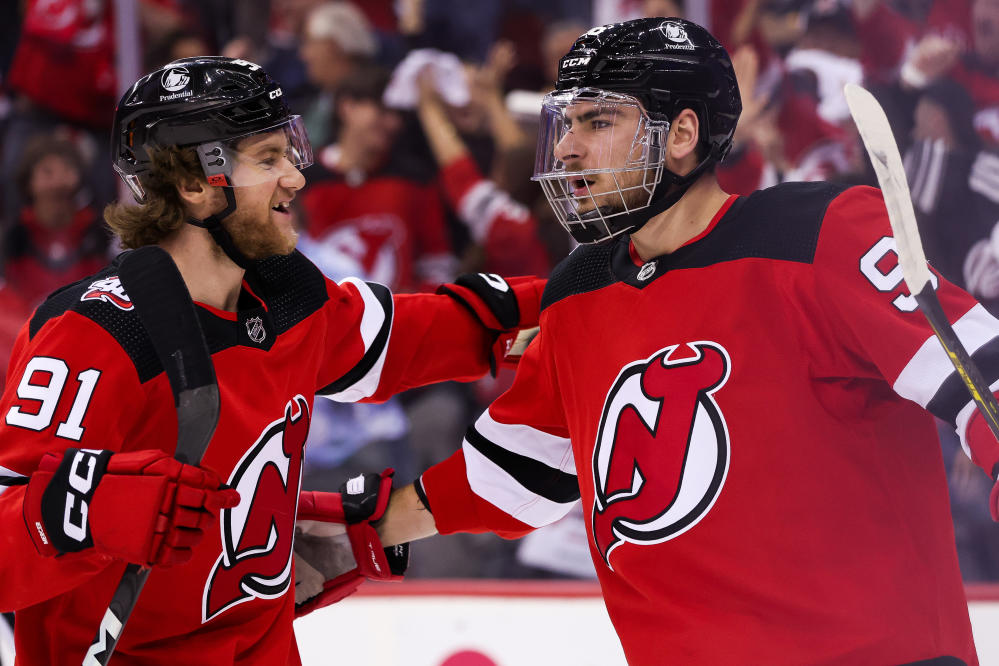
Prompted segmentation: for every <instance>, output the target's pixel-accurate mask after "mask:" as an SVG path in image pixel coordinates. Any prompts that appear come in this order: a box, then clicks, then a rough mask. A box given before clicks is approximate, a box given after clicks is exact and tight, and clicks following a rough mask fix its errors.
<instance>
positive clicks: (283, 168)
mask: <svg viewBox="0 0 999 666" xmlns="http://www.w3.org/2000/svg"><path fill="white" fill-rule="evenodd" d="M194 150H195V152H196V153H197V155H198V160H199V161H200V162H201V168H202V169H203V170H204V172H205V179H206V180H207V181H208V184H209V185H215V186H220V187H221V186H228V187H250V186H253V185H260V184H262V183H267V182H273V181H275V180H278V179H280V178H284V177H286V176H289V175H292V176H294V175H297V173H298V171H299V170H301V169H304V168H305V167H307V166H309V165H311V164H312V145H311V144H310V143H309V137H308V135H307V134H306V132H305V123H304V122H302V118H301V116H290V117H288V119H287V120H285V121H283V122H281V123H279V124H277V125H274V126H272V127H268V128H265V129H262V130H257V131H255V132H250V133H247V134H244V135H241V136H236V137H231V138H228V139H225V140H224V141H209V142H207V143H202V144H199V145H197V146H195V147H194ZM118 175H120V176H121V178H122V180H123V181H125V184H126V185H128V187H129V189H130V190H131V191H132V194H133V195H135V198H136V200H137V201H140V202H142V201H144V200H145V192H144V191H143V188H142V184H141V182H140V180H139V178H138V177H137V176H134V175H129V174H125V173H122V172H121V171H119V172H118Z"/></svg>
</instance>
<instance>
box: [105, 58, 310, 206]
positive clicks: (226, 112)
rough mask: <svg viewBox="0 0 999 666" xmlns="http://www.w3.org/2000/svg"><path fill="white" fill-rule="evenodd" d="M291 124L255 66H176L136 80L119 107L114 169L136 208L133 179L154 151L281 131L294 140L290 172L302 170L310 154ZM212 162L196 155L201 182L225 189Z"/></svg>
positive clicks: (232, 62) (198, 61) (273, 87)
mask: <svg viewBox="0 0 999 666" xmlns="http://www.w3.org/2000/svg"><path fill="white" fill-rule="evenodd" d="M295 120H297V116H292V114H291V112H290V111H289V109H288V105H287V104H285V102H284V96H283V93H282V90H281V86H280V85H279V84H278V83H277V82H276V81H274V79H272V78H271V77H270V76H268V75H267V73H266V72H265V71H264V70H263V69H262V68H261V67H260V66H259V65H255V64H253V63H252V62H248V61H246V60H238V59H233V58H223V57H217V56H200V57H196V58H183V59H181V60H175V61H174V62H171V63H170V64H168V65H166V66H165V67H163V68H162V69H159V70H157V71H155V72H153V73H151V74H147V75H146V76H144V77H142V78H141V79H139V80H138V81H136V82H135V84H134V85H132V87H131V88H129V89H128V91H127V92H126V93H125V94H124V96H123V97H122V98H121V101H120V102H119V103H118V106H117V108H116V109H115V117H114V126H113V128H112V135H111V154H112V159H113V161H114V168H115V170H116V171H117V172H118V173H119V175H121V177H122V179H123V180H124V181H125V183H126V184H128V186H129V188H130V189H131V190H132V193H133V194H134V195H135V198H136V199H137V200H138V201H140V202H141V201H143V199H144V197H145V195H144V193H143V191H142V185H141V182H140V177H141V175H142V174H143V173H145V172H147V171H149V169H150V167H151V160H150V151H152V150H153V149H155V148H161V147H166V146H178V147H185V146H191V147H195V146H201V145H205V144H211V143H213V142H229V141H232V140H235V139H238V138H241V137H244V136H248V135H250V134H255V133H259V132H267V131H273V130H276V129H279V128H282V127H285V128H287V131H289V133H290V134H292V135H293V136H292V139H293V140H292V141H291V147H292V149H293V151H296V154H295V155H294V157H293V161H294V162H295V163H296V166H307V164H308V163H311V149H310V148H309V146H308V139H307V138H306V137H305V134H304V130H303V129H302V127H301V123H300V122H295ZM205 152H210V151H205ZM218 156H219V155H218V154H209V155H207V156H206V155H205V154H202V152H201V151H199V157H200V158H201V161H202V166H203V167H204V168H205V177H206V179H207V180H208V182H209V183H211V184H212V185H231V184H232V183H231V182H228V180H229V179H228V176H229V175H230V174H228V173H227V172H226V170H225V169H219V168H217V167H221V166H223V165H220V164H213V162H218V160H217V159H215V160H212V159H211V158H212V157H215V158H217V157H218ZM213 167H216V168H213ZM222 176H226V178H222Z"/></svg>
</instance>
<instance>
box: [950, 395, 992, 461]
mask: <svg viewBox="0 0 999 666" xmlns="http://www.w3.org/2000/svg"><path fill="white" fill-rule="evenodd" d="M989 390H990V391H992V392H993V393H995V392H996V391H999V379H997V380H996V381H994V382H992V384H991V385H990V386H989ZM977 411H978V407H977V406H976V405H975V401H974V400H972V399H971V396H970V395H969V396H968V404H967V405H965V406H964V407H962V408H961V411H960V412H958V413H957V418H956V419H955V426H956V428H955V429H956V430H957V434H958V436H959V437H960V438H961V448H962V449H964V452H965V454H967V456H968V457H969V458H970V457H971V447H970V446H968V422H969V421H971V417H972V416H974V415H975V412H977Z"/></svg>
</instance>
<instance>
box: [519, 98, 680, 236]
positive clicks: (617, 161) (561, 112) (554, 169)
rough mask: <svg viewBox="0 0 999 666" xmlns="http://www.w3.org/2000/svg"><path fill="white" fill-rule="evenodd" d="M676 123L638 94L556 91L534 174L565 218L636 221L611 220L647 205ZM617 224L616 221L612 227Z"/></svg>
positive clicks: (544, 115)
mask: <svg viewBox="0 0 999 666" xmlns="http://www.w3.org/2000/svg"><path fill="white" fill-rule="evenodd" d="M668 131H669V123H667V122H658V121H653V120H650V119H649V117H648V114H646V112H645V110H644V109H643V108H642V105H641V104H640V103H639V101H638V100H637V99H635V98H634V97H631V96H630V95H624V94H621V93H612V92H608V91H605V90H598V89H594V88H578V89H574V90H569V91H564V92H553V93H550V94H548V95H547V96H545V99H544V102H543V105H542V110H541V126H540V131H539V134H538V150H537V156H536V159H535V165H534V175H533V176H532V180H536V181H538V182H539V183H541V187H542V188H543V189H544V192H545V196H546V197H547V198H548V202H549V203H550V204H551V206H552V209H553V210H554V211H555V216H556V217H557V218H558V221H559V222H561V223H562V226H564V227H565V228H566V230H568V231H569V233H573V230H574V226H579V225H581V224H582V223H585V224H587V225H588V226H591V227H592V226H593V225H594V224H596V225H598V226H599V225H603V227H604V229H605V230H606V234H605V235H604V236H603V237H602V238H600V239H599V240H604V239H606V238H609V237H611V236H615V235H617V234H620V233H624V232H625V231H627V230H628V227H624V228H621V226H620V225H610V226H609V225H608V224H607V220H608V219H610V218H613V217H616V216H620V215H626V214H628V213H631V212H634V211H636V210H640V209H642V208H645V207H647V206H648V205H649V204H650V203H651V200H652V195H653V193H654V192H655V190H656V186H657V185H658V184H659V182H660V181H661V179H662V175H663V164H664V152H663V146H664V145H665V142H666V135H667V132H668ZM612 226H613V227H615V228H612Z"/></svg>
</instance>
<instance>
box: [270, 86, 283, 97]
mask: <svg viewBox="0 0 999 666" xmlns="http://www.w3.org/2000/svg"><path fill="white" fill-rule="evenodd" d="M283 94H284V93H282V92H281V89H280V88H275V89H274V90H272V91H270V92H269V93H267V96H268V97H270V98H271V99H277V98H278V97H280V96H281V95H283Z"/></svg>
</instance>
